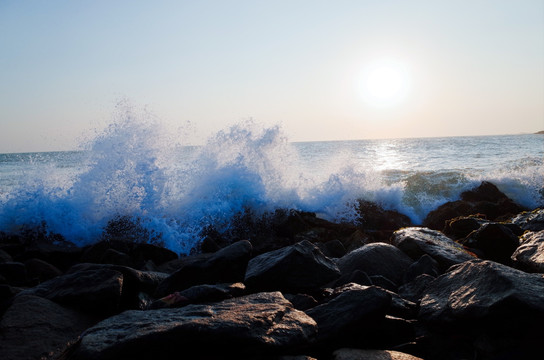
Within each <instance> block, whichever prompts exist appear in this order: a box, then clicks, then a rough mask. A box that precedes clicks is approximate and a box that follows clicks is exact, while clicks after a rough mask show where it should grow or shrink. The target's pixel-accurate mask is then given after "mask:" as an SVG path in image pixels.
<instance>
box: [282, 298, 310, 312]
mask: <svg viewBox="0 0 544 360" xmlns="http://www.w3.org/2000/svg"><path fill="white" fill-rule="evenodd" d="M283 296H285V298H286V299H287V300H289V301H290V302H291V304H293V306H294V308H295V309H297V310H302V311H305V310H308V309H311V308H313V307H314V306H316V305H317V304H318V302H317V300H316V299H314V297H313V296H311V295H308V294H284V295H283Z"/></svg>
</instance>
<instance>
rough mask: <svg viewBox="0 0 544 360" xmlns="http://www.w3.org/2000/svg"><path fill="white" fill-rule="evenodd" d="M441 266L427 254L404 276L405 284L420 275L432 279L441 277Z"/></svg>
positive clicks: (411, 266)
mask: <svg viewBox="0 0 544 360" xmlns="http://www.w3.org/2000/svg"><path fill="white" fill-rule="evenodd" d="M439 272H440V271H439V266H438V262H436V260H434V259H433V258H432V257H430V256H429V255H427V254H425V255H423V256H421V257H420V258H419V259H418V260H417V261H416V262H414V263H413V264H412V265H410V267H409V268H408V270H406V273H405V274H404V281H403V282H404V283H407V282H410V281H412V280H414V279H415V278H416V277H418V276H419V275H423V274H426V275H430V276H432V277H437V276H438V275H439Z"/></svg>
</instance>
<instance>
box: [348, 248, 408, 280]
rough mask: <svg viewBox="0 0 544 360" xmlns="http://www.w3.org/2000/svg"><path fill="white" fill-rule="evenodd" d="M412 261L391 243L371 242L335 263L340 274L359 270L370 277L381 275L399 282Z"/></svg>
mask: <svg viewBox="0 0 544 360" xmlns="http://www.w3.org/2000/svg"><path fill="white" fill-rule="evenodd" d="M412 262H413V260H412V259H411V258H410V257H409V256H407V255H406V254H404V253H403V252H402V251H400V250H399V249H397V248H396V247H395V246H393V245H390V244H386V243H372V244H368V245H365V246H363V247H361V248H359V249H357V250H354V251H352V252H350V253H348V254H347V255H345V256H343V257H342V258H340V259H338V261H337V264H338V268H339V269H340V271H341V272H342V274H350V273H352V272H353V271H355V270H360V271H364V272H365V273H367V274H368V275H369V276H371V277H372V276H374V275H381V276H384V277H386V278H388V279H389V280H391V281H393V282H394V283H396V284H400V283H402V278H403V276H404V273H405V272H406V270H407V269H408V267H409V266H410V265H411V264H412Z"/></svg>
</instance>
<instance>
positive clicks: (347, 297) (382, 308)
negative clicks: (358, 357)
mask: <svg viewBox="0 0 544 360" xmlns="http://www.w3.org/2000/svg"><path fill="white" fill-rule="evenodd" d="M390 304H391V295H389V294H388V293H387V292H386V291H385V290H383V289H380V288H378V287H375V286H370V287H364V286H357V285H355V284H351V285H350V286H349V287H345V288H344V289H342V291H341V292H340V293H339V294H338V295H336V296H335V297H334V298H333V299H332V300H330V301H328V302H326V303H324V304H321V305H318V306H316V307H314V308H312V309H309V310H307V311H306V313H307V314H308V315H309V316H311V317H312V318H313V319H314V320H315V321H316V322H317V325H318V328H319V330H318V342H319V343H320V344H321V345H322V346H325V345H326V344H329V345H331V344H334V346H337V347H338V346H348V345H347V344H353V343H359V342H361V341H363V342H364V337H365V336H367V335H368V333H369V332H370V331H372V330H373V328H374V327H375V326H376V325H377V324H379V323H380V322H381V321H382V320H383V319H384V318H385V313H386V311H387V309H388V308H389V306H390ZM342 344H344V345H342Z"/></svg>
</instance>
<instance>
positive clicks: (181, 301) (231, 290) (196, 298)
mask: <svg viewBox="0 0 544 360" xmlns="http://www.w3.org/2000/svg"><path fill="white" fill-rule="evenodd" d="M245 289H246V287H245V285H244V284H242V283H234V284H216V285H195V286H192V287H190V288H188V289H185V290H183V291H179V292H176V293H174V294H170V295H168V296H166V297H165V298H162V299H159V300H156V301H154V302H153V303H151V304H150V306H149V309H163V308H167V307H180V306H185V305H188V304H200V303H206V302H218V301H221V300H225V299H231V298H233V297H238V296H241V295H242V294H243V293H244V292H245Z"/></svg>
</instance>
